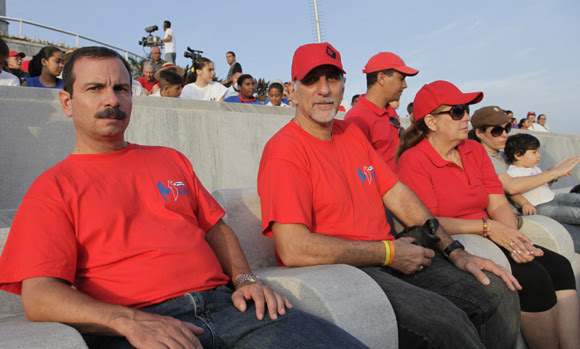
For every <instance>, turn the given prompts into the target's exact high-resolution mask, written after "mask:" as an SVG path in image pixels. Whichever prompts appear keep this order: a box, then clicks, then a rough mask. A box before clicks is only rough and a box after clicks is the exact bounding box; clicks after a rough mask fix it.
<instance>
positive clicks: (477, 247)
mask: <svg viewBox="0 0 580 349" xmlns="http://www.w3.org/2000/svg"><path fill="white" fill-rule="evenodd" d="M453 238H454V239H455V240H459V241H461V243H462V244H463V245H464V246H465V250H466V251H467V252H469V253H471V254H473V255H476V256H479V257H483V258H488V259H491V260H492V261H494V262H495V264H497V265H499V266H501V267H504V268H506V269H507V270H509V271H510V272H511V270H512V269H511V267H510V263H509V261H508V259H507V257H506V256H505V254H504V253H503V252H502V251H501V250H500V249H499V247H497V245H496V244H494V243H493V242H491V241H490V240H488V239H486V238H484V237H483V236H479V235H475V234H456V235H453Z"/></svg>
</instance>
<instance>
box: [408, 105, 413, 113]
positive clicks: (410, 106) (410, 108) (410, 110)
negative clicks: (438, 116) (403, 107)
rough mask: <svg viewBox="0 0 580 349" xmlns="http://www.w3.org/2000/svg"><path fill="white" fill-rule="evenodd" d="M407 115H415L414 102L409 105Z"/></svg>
mask: <svg viewBox="0 0 580 349" xmlns="http://www.w3.org/2000/svg"><path fill="white" fill-rule="evenodd" d="M407 113H408V114H409V115H411V114H413V102H411V103H409V105H407Z"/></svg>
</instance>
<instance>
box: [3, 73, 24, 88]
mask: <svg viewBox="0 0 580 349" xmlns="http://www.w3.org/2000/svg"><path fill="white" fill-rule="evenodd" d="M0 86H20V80H19V79H18V78H17V77H16V76H14V75H12V74H10V73H8V72H5V71H4V70H0Z"/></svg>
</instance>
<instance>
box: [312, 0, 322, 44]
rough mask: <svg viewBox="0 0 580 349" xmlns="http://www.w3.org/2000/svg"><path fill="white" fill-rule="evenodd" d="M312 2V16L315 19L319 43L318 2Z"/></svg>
mask: <svg viewBox="0 0 580 349" xmlns="http://www.w3.org/2000/svg"><path fill="white" fill-rule="evenodd" d="M312 1H313V2H314V18H315V19H316V35H317V36H318V43H321V42H322V40H321V39H320V20H319V19H318V3H317V1H316V0H312Z"/></svg>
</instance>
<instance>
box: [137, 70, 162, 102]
mask: <svg viewBox="0 0 580 349" xmlns="http://www.w3.org/2000/svg"><path fill="white" fill-rule="evenodd" d="M137 81H139V83H140V84H141V86H143V89H144V90H145V94H146V95H147V96H149V95H150V94H151V93H155V92H157V89H159V80H157V79H155V64H153V62H145V63H143V77H142V78H139V79H137ZM154 86H157V89H155V91H153V87H154Z"/></svg>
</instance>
